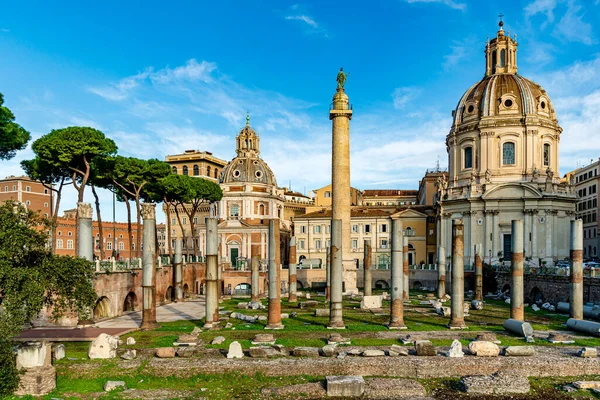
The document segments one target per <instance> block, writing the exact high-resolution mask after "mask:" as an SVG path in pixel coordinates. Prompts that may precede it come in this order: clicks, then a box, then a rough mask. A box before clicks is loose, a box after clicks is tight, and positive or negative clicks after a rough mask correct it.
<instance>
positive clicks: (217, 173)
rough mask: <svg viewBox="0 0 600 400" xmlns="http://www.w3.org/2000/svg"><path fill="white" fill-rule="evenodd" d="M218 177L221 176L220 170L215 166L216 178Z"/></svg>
mask: <svg viewBox="0 0 600 400" xmlns="http://www.w3.org/2000/svg"><path fill="white" fill-rule="evenodd" d="M218 177H219V170H218V169H216V168H215V179H217V178H218ZM259 178H260V177H259Z"/></svg>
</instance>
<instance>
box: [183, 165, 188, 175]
mask: <svg viewBox="0 0 600 400" xmlns="http://www.w3.org/2000/svg"><path fill="white" fill-rule="evenodd" d="M183 174H184V175H187V174H188V167H187V165H184V166H183Z"/></svg>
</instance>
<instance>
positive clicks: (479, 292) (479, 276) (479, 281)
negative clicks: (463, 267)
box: [475, 244, 483, 301]
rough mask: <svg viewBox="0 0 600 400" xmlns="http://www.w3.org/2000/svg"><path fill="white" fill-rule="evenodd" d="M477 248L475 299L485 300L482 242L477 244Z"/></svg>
mask: <svg viewBox="0 0 600 400" xmlns="http://www.w3.org/2000/svg"><path fill="white" fill-rule="evenodd" d="M476 247H477V249H476V250H475V300H479V301H482V300H483V260H482V258H481V248H482V246H481V245H480V244H478V245H476Z"/></svg>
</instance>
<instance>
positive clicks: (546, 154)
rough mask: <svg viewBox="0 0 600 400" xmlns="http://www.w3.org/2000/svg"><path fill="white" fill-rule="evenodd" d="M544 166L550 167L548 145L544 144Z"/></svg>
mask: <svg viewBox="0 0 600 400" xmlns="http://www.w3.org/2000/svg"><path fill="white" fill-rule="evenodd" d="M544 166H545V167H548V166H550V145H549V144H548V143H545V144H544Z"/></svg>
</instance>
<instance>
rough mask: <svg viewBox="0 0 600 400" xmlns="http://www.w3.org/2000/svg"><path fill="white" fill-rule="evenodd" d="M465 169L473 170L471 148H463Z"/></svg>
mask: <svg viewBox="0 0 600 400" xmlns="http://www.w3.org/2000/svg"><path fill="white" fill-rule="evenodd" d="M464 156H465V168H473V147H470V146H469V147H465V149H464Z"/></svg>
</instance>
